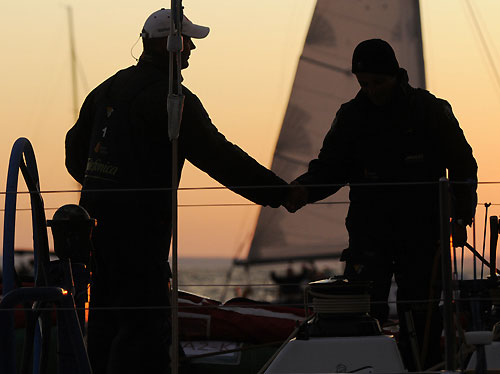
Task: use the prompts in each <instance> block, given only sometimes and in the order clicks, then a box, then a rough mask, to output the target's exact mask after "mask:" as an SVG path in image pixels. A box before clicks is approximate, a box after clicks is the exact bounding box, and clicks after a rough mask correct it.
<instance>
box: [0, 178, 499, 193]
mask: <svg viewBox="0 0 500 374" xmlns="http://www.w3.org/2000/svg"><path fill="white" fill-rule="evenodd" d="M475 183H476V184H478V185H479V184H484V185H489V184H500V181H498V182H497V181H493V182H475ZM437 184H438V182H373V183H324V184H302V186H303V187H310V188H314V187H320V188H324V187H383V186H386V187H403V186H429V185H437ZM450 184H470V182H456V181H455V182H453V181H451V182H450ZM292 187H293V186H290V185H279V186H276V185H258V186H216V187H179V188H178V190H179V191H200V190H207V191H210V190H231V189H241V190H244V189H263V188H269V189H275V188H292ZM171 190H172V188H171V187H161V188H160V187H158V188H123V189H120V188H110V189H89V190H85V191H84V192H86V193H92V192H94V193H99V192H105V193H111V192H162V191H171ZM80 192H82V191H81V190H80V189H76V190H75V189H69V190H42V191H29V190H27V191H0V195H9V194H18V195H28V194H31V193H40V194H56V193H80Z"/></svg>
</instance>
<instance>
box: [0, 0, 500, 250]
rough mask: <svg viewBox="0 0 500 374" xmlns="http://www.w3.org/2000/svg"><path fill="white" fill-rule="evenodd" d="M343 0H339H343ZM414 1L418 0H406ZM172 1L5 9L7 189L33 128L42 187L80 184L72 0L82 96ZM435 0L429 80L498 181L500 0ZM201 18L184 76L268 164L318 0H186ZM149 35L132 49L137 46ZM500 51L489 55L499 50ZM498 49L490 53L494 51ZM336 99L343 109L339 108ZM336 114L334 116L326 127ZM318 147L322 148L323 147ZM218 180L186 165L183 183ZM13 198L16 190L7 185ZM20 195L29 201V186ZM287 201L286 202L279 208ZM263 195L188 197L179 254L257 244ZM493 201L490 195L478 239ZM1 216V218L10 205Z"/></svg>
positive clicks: (1, 111) (488, 192)
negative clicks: (16, 147) (11, 167)
mask: <svg viewBox="0 0 500 374" xmlns="http://www.w3.org/2000/svg"><path fill="white" fill-rule="evenodd" d="M331 1H335V0H331ZM401 1H406V0H401ZM169 4H170V1H152V0H143V1H130V0H121V1H114V0H85V1H83V0H80V1H72V2H63V1H61V0H44V1H38V0H17V1H11V2H3V4H2V5H1V12H0V49H1V51H2V57H3V58H2V62H1V64H0V77H1V90H0V124H1V128H2V136H1V137H0V190H1V191H5V183H6V173H7V165H8V157H9V154H10V149H11V147H12V144H13V143H14V141H15V140H16V139H17V138H18V137H21V136H24V137H27V138H29V139H30V140H31V142H32V143H33V146H34V149H35V153H36V156H37V161H38V165H39V171H40V178H41V188H42V190H51V191H66V190H75V189H76V188H77V185H76V183H75V182H73V181H72V179H71V178H70V177H69V175H68V174H67V173H66V171H65V168H64V136H65V133H66V131H67V130H68V129H69V128H70V127H71V126H72V125H73V123H74V113H73V107H72V98H71V78H70V55H69V36H68V20H67V9H66V5H71V6H72V8H73V14H74V30H75V41H76V50H77V55H78V61H79V65H78V74H79V82H78V84H79V88H78V93H79V102H80V103H81V102H83V99H84V97H85V95H86V94H87V93H88V92H89V91H90V90H91V89H92V88H93V87H95V86H96V85H97V84H99V83H100V82H102V81H103V80H105V79H106V78H107V77H108V76H110V75H112V74H114V72H115V71H116V70H118V69H121V68H123V67H127V66H129V65H131V64H133V63H135V61H134V59H133V58H132V57H131V54H130V50H131V48H132V46H133V45H134V43H135V42H136V41H137V39H138V36H139V32H140V30H141V28H142V25H143V23H144V20H145V19H146V18H147V16H148V15H149V14H150V13H151V12H153V11H154V10H157V9H159V8H161V7H169ZM467 4H468V3H467V0H439V1H436V0H423V1H421V15H422V27H423V43H424V56H425V63H426V74H427V88H428V89H429V90H430V91H431V92H432V93H434V94H435V95H436V96H439V97H442V98H445V99H447V100H448V101H449V102H450V103H451V104H452V106H453V109H454V112H455V115H456V116H457V118H458V119H459V121H460V123H461V126H462V128H463V130H464V132H465V134H466V137H467V139H468V141H469V143H470V144H471V146H472V147H473V149H474V155H475V157H476V159H477V161H478V164H479V180H480V182H483V181H484V182H486V181H488V182H491V181H500V167H499V152H498V149H499V148H500V146H499V144H498V141H499V139H500V81H499V77H498V75H497V72H496V71H495V69H494V68H493V67H492V65H491V63H490V62H489V61H493V63H494V64H495V66H496V69H500V53H499V43H500V37H499V36H500V23H499V22H498V16H499V15H500V1H498V0H470V1H469V4H471V5H472V8H473V9H474V12H475V15H476V17H477V20H478V22H479V24H480V27H481V31H482V33H483V34H482V35H483V37H484V39H485V40H486V42H487V45H488V51H486V50H485V49H484V48H483V47H482V44H481V37H480V35H479V34H478V32H477V30H476V29H475V27H474V21H473V18H472V17H471V14H470V13H469V11H468V9H469V8H468V5H467ZM183 5H184V6H185V12H186V14H187V15H188V17H189V18H190V19H192V20H193V21H194V22H196V23H199V24H202V25H207V26H210V28H211V33H210V35H209V37H208V38H207V39H204V40H201V41H197V43H196V44H197V49H196V50H195V51H193V52H192V55H191V59H190V64H191V65H190V67H189V69H187V70H186V71H184V78H185V81H184V83H185V84H186V85H187V86H188V87H189V88H190V89H191V90H192V91H194V92H195V93H196V94H197V95H198V96H199V98H200V99H201V100H202V102H203V103H204V106H205V108H206V109H207V111H208V112H209V114H210V116H211V118H212V121H213V122H214V124H215V125H216V126H217V127H218V128H219V130H220V131H221V132H222V133H223V134H225V135H226V137H227V138H228V139H229V140H231V141H232V142H234V143H237V144H238V145H240V146H241V147H242V148H243V149H245V150H246V151H247V152H248V153H249V154H251V155H252V156H253V157H255V158H256V159H257V160H258V161H260V162H261V163H262V164H264V165H267V166H270V165H271V160H272V154H273V151H274V147H275V144H276V140H277V137H278V134H279V129H280V125H281V122H282V119H283V115H284V111H285V109H286V104H287V101H288V97H289V94H290V89H291V86H292V83H293V78H294V74H295V69H296V66H297V62H298V57H299V56H300V53H301V50H302V46H303V43H304V39H305V35H306V33H307V29H308V23H309V21H310V18H311V16H312V12H313V9H314V5H315V1H314V0H272V1H269V0H252V1H244V0H210V1H209V0H184V1H183ZM141 49H142V47H141V43H140V42H139V43H138V44H137V45H136V46H135V47H134V48H133V49H132V52H133V54H134V55H135V56H136V57H138V56H139V55H140V53H141ZM488 53H489V55H488ZM489 56H491V60H490V59H489ZM337 109H338V108H332V118H333V116H334V115H335V112H336V110H337ZM328 126H329V123H328V124H325V129H326V128H328ZM315 156H316V154H311V158H313V157H315ZM217 185H218V184H217V183H216V182H215V181H213V180H211V179H210V178H209V177H207V176H206V175H205V174H203V173H202V172H199V171H197V170H195V169H194V168H193V167H192V166H191V165H189V164H188V165H186V167H185V170H184V174H183V177H182V181H181V187H206V186H217ZM44 200H45V204H46V207H47V208H49V209H48V210H47V218H51V217H52V214H53V213H54V209H52V208H57V207H59V206H61V205H63V204H66V203H76V202H77V194H76V193H46V194H44ZM479 201H480V202H481V203H484V202H492V203H494V204H498V205H496V206H495V205H494V206H492V207H491V208H490V211H489V213H490V214H496V215H499V214H500V184H492V185H481V186H480V188H479ZM245 202H246V200H244V199H242V198H240V197H238V196H237V195H234V194H232V193H231V192H228V191H212V192H207V191H203V190H200V191H181V192H180V203H181V204H183V205H193V204H227V203H245ZM0 204H1V207H2V209H3V205H4V195H0ZM18 206H19V207H21V208H23V207H24V208H26V207H28V206H29V202H28V200H27V199H26V197H25V196H21V197H20V198H19V202H18ZM280 209H283V208H280ZM258 212H259V208H258V207H257V206H237V207H234V206H233V207H227V206H226V207H181V208H180V212H179V216H180V231H179V236H180V239H179V254H180V256H203V257H216V256H217V257H232V256H234V255H235V253H236V252H237V251H238V250H239V249H243V253H244V252H245V248H247V247H248V244H249V240H250V238H251V235H252V232H253V230H254V227H255V223H256V217H257V214H258ZM483 216H484V207H482V206H479V207H478V216H477V217H478V219H477V221H478V228H477V236H478V238H479V239H478V242H480V241H481V240H482V235H483V234H482V221H483V219H484V217H483ZM0 221H1V222H2V223H3V214H2V218H1V219H0ZM17 222H18V226H17V234H16V247H17V248H31V246H32V244H31V232H30V214H29V212H27V211H20V212H19V213H18V220H17Z"/></svg>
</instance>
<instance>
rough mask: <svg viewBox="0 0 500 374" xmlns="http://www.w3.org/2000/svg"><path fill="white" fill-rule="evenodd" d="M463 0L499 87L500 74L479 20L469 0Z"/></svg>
mask: <svg viewBox="0 0 500 374" xmlns="http://www.w3.org/2000/svg"><path fill="white" fill-rule="evenodd" d="M464 1H465V4H466V5H467V10H468V11H469V14H470V16H471V19H472V22H473V24H474V28H475V29H476V32H477V34H478V36H479V41H480V42H481V46H482V47H483V50H484V52H485V54H486V59H487V60H488V63H489V65H490V68H491V70H492V71H493V74H494V76H495V80H496V83H497V85H498V88H500V75H499V73H498V70H497V67H496V64H495V60H494V59H493V56H492V54H491V51H490V48H489V47H488V42H487V41H486V38H485V37H484V35H483V31H482V29H481V25H480V24H479V22H478V20H477V17H476V13H475V11H474V8H473V7H472V4H471V3H470V0H464Z"/></svg>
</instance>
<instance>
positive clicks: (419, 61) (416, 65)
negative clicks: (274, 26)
mask: <svg viewBox="0 0 500 374" xmlns="http://www.w3.org/2000/svg"><path fill="white" fill-rule="evenodd" d="M372 38H381V39H384V40H386V41H388V42H389V43H390V44H391V45H392V46H393V48H394V50H395V52H396V56H397V58H398V61H399V63H400V66H401V67H404V68H406V70H407V71H408V74H409V77H410V84H412V85H413V86H414V87H422V88H424V87H425V72H424V60H423V52H422V36H421V27H420V9H419V3H418V0H318V1H317V4H316V8H315V11H314V15H313V17H312V21H311V25H310V27H309V32H308V35H307V38H306V42H305V45H304V50H303V53H302V56H301V57H300V61H299V64H298V68H297V73H296V76H295V81H294V84H293V88H292V93H291V96H290V101H289V103H288V108H287V111H286V114H285V118H284V121H283V126H282V129H281V133H280V136H279V139H278V143H277V146H276V151H275V154H274V159H273V164H272V170H273V171H274V172H275V173H276V174H278V175H279V176H281V177H282V178H284V179H285V180H287V181H291V180H293V179H295V178H296V177H298V176H299V175H301V174H302V173H304V172H305V171H306V170H307V165H308V162H309V161H310V160H311V159H313V158H316V156H317V155H318V153H319V150H320V148H321V145H322V141H323V139H324V136H325V135H326V133H327V131H328V129H329V128H330V126H331V123H332V120H333V118H334V116H335V113H336V111H337V110H338V109H339V107H340V105H341V104H342V103H344V102H346V101H349V100H350V99H352V98H353V97H354V96H355V95H356V93H357V91H358V90H359V86H358V84H357V82H356V80H355V77H354V76H353V75H352V74H351V72H350V71H351V59H352V52H353V50H354V48H355V47H356V45H357V44H358V43H359V42H361V41H363V40H365V39H372ZM347 202H348V189H347V187H344V188H343V189H341V190H340V191H339V192H337V193H336V194H335V195H333V196H331V197H330V198H328V199H326V200H324V201H323V202H322V203H321V204H314V205H308V206H306V207H304V208H302V209H301V210H299V211H298V212H297V213H295V214H289V213H287V212H286V211H285V210H284V209H271V208H263V209H262V210H261V213H260V216H259V219H258V222H257V226H256V230H255V235H254V239H253V242H252V244H251V247H250V251H249V253H248V258H247V260H246V261H245V263H259V262H273V261H287V260H293V259H303V258H324V257H335V256H339V255H340V253H341V252H342V250H343V249H344V248H346V247H347V246H348V241H347V232H346V230H345V227H344V221H345V216H346V214H347V208H348V203H347Z"/></svg>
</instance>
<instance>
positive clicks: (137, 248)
mask: <svg viewBox="0 0 500 374" xmlns="http://www.w3.org/2000/svg"><path fill="white" fill-rule="evenodd" d="M167 235H168V233H164V232H157V231H155V230H153V229H151V228H150V227H142V228H141V227H139V228H137V227H131V228H129V229H128V230H127V228H124V227H116V226H114V225H106V224H105V223H104V224H102V223H101V227H100V229H97V230H96V232H95V233H94V238H93V242H94V247H95V251H94V256H93V260H94V264H93V269H92V270H93V274H92V284H91V290H90V308H91V309H90V313H89V324H88V353H89V358H90V361H91V365H92V369H93V372H94V374H101V373H164V372H167V371H168V370H169V369H168V368H169V363H170V357H169V347H170V341H171V337H170V334H171V329H170V308H169V305H170V304H169V296H168V281H169V270H168V269H169V268H168V263H167V260H166V258H165V255H164V254H165V253H167V252H166V251H165V248H164V245H165V243H166V242H165V240H166V238H167V239H168V236H167ZM167 249H168V247H167Z"/></svg>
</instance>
